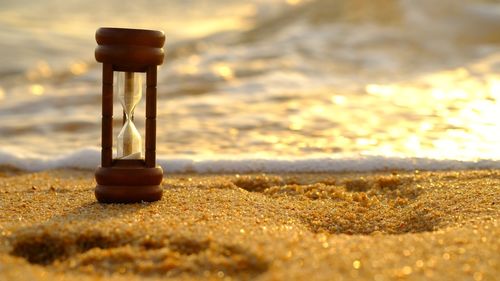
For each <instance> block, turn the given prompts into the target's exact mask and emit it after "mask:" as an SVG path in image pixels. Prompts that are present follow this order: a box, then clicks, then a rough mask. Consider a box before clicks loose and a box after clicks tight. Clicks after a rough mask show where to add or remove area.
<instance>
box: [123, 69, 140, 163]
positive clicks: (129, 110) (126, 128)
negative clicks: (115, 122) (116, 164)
mask: <svg viewBox="0 0 500 281" xmlns="http://www.w3.org/2000/svg"><path fill="white" fill-rule="evenodd" d="M117 84H118V99H119V100H120V103H121V104H122V106H123V111H124V113H125V114H124V118H125V120H124V124H123V128H122V129H121V131H120V133H119V134H118V155H117V156H118V158H120V159H140V158H141V157H142V139H141V135H140V134H139V131H138V130H137V128H136V127H135V125H134V122H133V119H134V109H135V107H136V105H137V104H138V103H139V101H140V100H141V97H142V88H141V76H140V75H137V74H135V73H132V72H119V73H118V81H117Z"/></svg>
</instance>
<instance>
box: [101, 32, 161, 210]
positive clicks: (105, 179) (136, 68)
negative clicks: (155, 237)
mask: <svg viewBox="0 0 500 281" xmlns="http://www.w3.org/2000/svg"><path fill="white" fill-rule="evenodd" d="M96 40H97V44H98V47H97V48H96V50H95V57H96V60H97V61H98V62H101V63H102V64H103V68H102V139H101V166H100V167H98V168H97V171H96V173H95V178H96V182H97V186H96V189H95V196H96V198H97V200H98V201H99V202H103V203H134V202H141V201H156V200H160V199H161V196H162V189H161V186H160V185H161V182H162V180H163V170H162V169H161V167H159V166H157V165H156V74H157V73H156V72H157V67H158V65H160V64H162V63H163V58H164V53H163V44H164V43H165V35H164V34H163V32H161V31H155V30H143V29H126V28H100V29H98V30H97V32H96ZM141 73H146V121H145V122H146V126H145V135H146V136H145V145H144V147H145V153H144V154H143V145H142V137H141V135H140V133H139V131H138V130H137V128H136V126H135V124H134V110H135V108H136V106H137V105H138V104H139V103H140V100H141V97H142V80H141V76H142V75H141ZM115 74H116V77H117V79H116V87H114V81H113V80H114V75H115ZM115 91H116V94H117V98H118V100H119V101H120V104H121V106H122V108H123V122H122V124H123V127H122V128H121V130H120V133H119V134H118V136H117V139H116V151H117V154H116V157H115V158H113V92H115Z"/></svg>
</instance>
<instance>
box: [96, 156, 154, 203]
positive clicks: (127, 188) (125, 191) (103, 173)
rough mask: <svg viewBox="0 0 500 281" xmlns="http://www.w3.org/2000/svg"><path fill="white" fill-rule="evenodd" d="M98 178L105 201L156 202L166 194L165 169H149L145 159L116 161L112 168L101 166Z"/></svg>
mask: <svg viewBox="0 0 500 281" xmlns="http://www.w3.org/2000/svg"><path fill="white" fill-rule="evenodd" d="M95 179H96V181H97V186H96V188H95V196H96V198H97V200H98V201H99V202H101V203H138V202H142V201H145V202H153V201H157V200H160V199H161V197H162V194H163V190H162V188H161V182H162V180H163V170H162V168H161V167H159V166H158V167H155V168H146V167H145V165H144V161H143V160H114V163H113V166H112V167H99V168H98V169H97V171H96V173H95Z"/></svg>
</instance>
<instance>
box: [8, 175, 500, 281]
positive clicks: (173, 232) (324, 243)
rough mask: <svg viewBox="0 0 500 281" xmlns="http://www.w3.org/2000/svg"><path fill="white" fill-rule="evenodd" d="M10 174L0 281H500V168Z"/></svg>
mask: <svg viewBox="0 0 500 281" xmlns="http://www.w3.org/2000/svg"><path fill="white" fill-rule="evenodd" d="M163 185H164V188H165V192H164V196H163V200H161V201H160V202H155V203H142V204H132V205H119V204H109V205H102V204H98V203H96V201H95V198H94V195H93V187H94V182H93V174H92V172H88V171H72V170H60V171H50V172H41V173H21V172H16V171H12V170H7V169H3V170H0V214H1V215H0V234H1V236H0V280H142V279H148V280H156V279H166V278H168V279H169V280H170V279H171V280H248V279H251V280H376V281H382V280H424V279H425V280H454V281H456V280H476V281H479V280H498V278H499V277H498V276H500V264H499V262H500V240H499V237H500V226H499V224H498V218H499V213H500V212H499V198H500V171H453V172H398V173H366V174H354V173H348V174H283V175H167V176H166V177H165V180H164V182H163Z"/></svg>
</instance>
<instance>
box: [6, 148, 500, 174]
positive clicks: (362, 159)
mask: <svg viewBox="0 0 500 281" xmlns="http://www.w3.org/2000/svg"><path fill="white" fill-rule="evenodd" d="M99 159H100V151H99V149H97V148H93V147H88V148H83V149H80V150H77V151H75V152H73V153H68V154H65V155H61V156H58V157H47V156H45V155H40V154H33V153H28V152H24V151H20V150H16V151H7V150H5V149H0V166H4V167H5V166H7V167H13V168H17V169H21V170H25V171H42V170H51V169H61V168H77V169H86V170H92V169H95V168H96V167H97V166H98V165H99ZM158 164H159V165H160V166H161V167H162V168H163V170H164V171H165V172H166V173H256V172H259V173H288V172H293V173H305V172H311V173H314V172H369V171H385V170H409V171H411V170H464V169H498V168H500V159H497V160H495V159H471V160H454V159H432V158H415V157H388V156H380V155H351V156H341V155H339V156H335V157H332V156H319V157H252V156H248V155H247V156H241V157H236V156H210V157H208V156H192V157H187V156H183V157H180V156H173V157H172V156H171V157H169V156H160V157H159V158H158Z"/></svg>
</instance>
